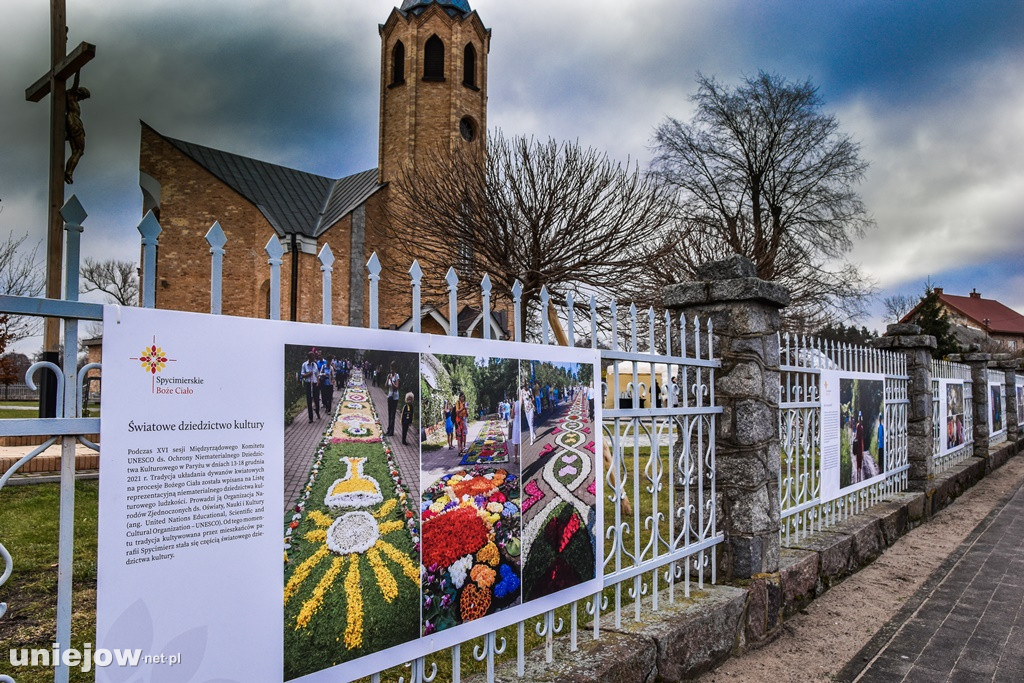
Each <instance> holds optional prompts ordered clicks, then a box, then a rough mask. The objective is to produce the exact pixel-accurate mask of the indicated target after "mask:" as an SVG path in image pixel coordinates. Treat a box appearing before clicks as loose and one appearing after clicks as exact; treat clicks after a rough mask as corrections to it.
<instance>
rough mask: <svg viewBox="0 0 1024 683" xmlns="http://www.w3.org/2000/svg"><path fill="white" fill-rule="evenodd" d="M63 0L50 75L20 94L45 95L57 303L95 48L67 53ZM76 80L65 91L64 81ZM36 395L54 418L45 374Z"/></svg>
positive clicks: (50, 285)
mask: <svg viewBox="0 0 1024 683" xmlns="http://www.w3.org/2000/svg"><path fill="white" fill-rule="evenodd" d="M66 16H67V12H66V11H65V7H64V0H51V2H50V70H49V71H48V72H47V73H46V74H44V75H43V76H42V77H41V78H40V79H39V80H37V81H36V82H35V83H33V84H32V85H31V86H29V87H28V89H26V90H25V99H26V100H28V101H29V102H39V101H40V100H41V99H43V98H44V97H46V96H47V95H49V96H50V168H49V202H48V219H47V230H46V297H47V298H48V299H60V298H61V291H60V289H61V281H62V275H63V273H62V269H63V262H64V221H63V219H62V218H61V215H60V208H61V206H63V205H64V184H65V182H67V183H70V182H71V180H72V176H73V173H74V170H75V166H76V165H77V164H78V161H79V160H80V159H81V158H82V153H83V152H84V151H85V128H84V127H83V126H82V109H81V107H80V106H79V102H80V101H81V100H84V99H85V98H87V97H89V91H88V90H86V89H85V88H83V87H81V86H80V85H79V73H80V72H81V70H82V67H83V66H85V65H86V64H87V63H88V62H89V61H90V60H91V59H92V58H93V57H94V56H95V55H96V46H95V45H91V44H90V43H81V44H80V45H79V46H78V47H76V48H75V49H74V50H72V51H71V53H70V54H67V46H68V28H67V22H66ZM72 75H73V76H74V77H75V81H74V83H73V85H72V87H71V89H70V90H68V89H67V88H66V83H67V82H68V79H69V78H71V77H72ZM68 141H70V143H71V158H70V159H69V160H68V163H67V166H66V167H65V164H64V154H65V144H66V142H68ZM59 348H60V321H59V320H58V319H55V318H47V319H46V320H45V322H44V327H43V358H44V359H45V360H48V361H51V362H58V363H59V357H58V349H59ZM44 377H45V378H46V379H44V386H43V387H42V391H41V392H40V406H39V414H40V417H53V416H54V414H55V410H56V400H57V397H56V386H55V384H54V383H53V382H50V381H49V374H48V373H44Z"/></svg>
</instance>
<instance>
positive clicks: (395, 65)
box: [391, 41, 405, 85]
mask: <svg viewBox="0 0 1024 683" xmlns="http://www.w3.org/2000/svg"><path fill="white" fill-rule="evenodd" d="M402 83H405V45H404V44H403V43H402V41H398V42H397V43H395V47H394V49H393V50H391V85H401V84H402Z"/></svg>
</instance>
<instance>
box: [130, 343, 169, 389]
mask: <svg viewBox="0 0 1024 683" xmlns="http://www.w3.org/2000/svg"><path fill="white" fill-rule="evenodd" d="M130 360H134V361H138V362H139V364H140V365H141V366H142V371H143V372H145V373H146V374H148V375H150V377H151V378H152V380H151V383H152V385H153V391H154V393H155V392H156V374H157V373H158V372H163V370H164V368H166V367H167V364H168V363H173V362H174V359H173V358H168V357H167V353H166V352H165V351H164V350H163V349H162V348H161V347H159V346H157V343H156V336H155V335H154V336H153V343H152V344H149V345H148V346H146V347H145V348H143V349H142V353H140V354H139V355H138V356H137V357H132V358H131V359H130Z"/></svg>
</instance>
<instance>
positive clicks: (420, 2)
mask: <svg viewBox="0 0 1024 683" xmlns="http://www.w3.org/2000/svg"><path fill="white" fill-rule="evenodd" d="M435 3H436V4H438V5H440V6H441V7H450V8H453V9H457V10H458V11H460V12H462V13H463V14H469V13H470V12H472V11H473V10H472V9H471V8H470V6H469V1H468V0H403V2H402V7H401V10H402V11H403V12H408V11H410V10H411V11H417V10H420V11H422V9H423V8H426V7H427V6H428V5H431V4H435Z"/></svg>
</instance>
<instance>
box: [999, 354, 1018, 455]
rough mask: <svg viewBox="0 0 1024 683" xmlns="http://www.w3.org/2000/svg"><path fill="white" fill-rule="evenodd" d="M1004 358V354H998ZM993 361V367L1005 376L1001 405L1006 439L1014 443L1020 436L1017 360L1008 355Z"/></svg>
mask: <svg viewBox="0 0 1024 683" xmlns="http://www.w3.org/2000/svg"><path fill="white" fill-rule="evenodd" d="M999 355H1000V356H1004V354H999ZM993 360H994V361H995V366H996V367H997V368H999V369H1000V370H1002V371H1003V372H1004V373H1005V374H1006V401H1005V405H1003V419H1004V420H1006V438H1007V440H1008V441H1009V442H1010V443H1015V442H1016V441H1017V439H1019V438H1020V435H1021V426H1020V425H1019V424H1017V359H1016V358H1010V355H1009V354H1005V357H1002V358H999V359H998V360H996V358H995V357H993Z"/></svg>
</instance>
